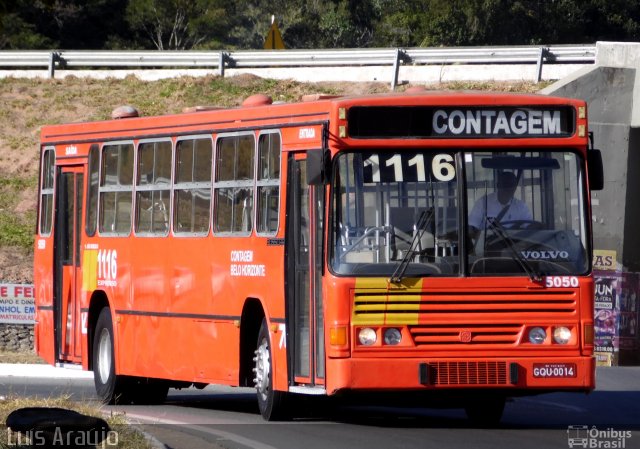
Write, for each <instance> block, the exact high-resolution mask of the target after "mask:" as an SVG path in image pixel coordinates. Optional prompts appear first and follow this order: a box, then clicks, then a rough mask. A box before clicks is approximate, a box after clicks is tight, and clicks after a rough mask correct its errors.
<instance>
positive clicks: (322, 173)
mask: <svg viewBox="0 0 640 449" xmlns="http://www.w3.org/2000/svg"><path fill="white" fill-rule="evenodd" d="M325 155H326V156H325ZM328 162H329V154H328V152H325V151H308V152H307V184H309V185H316V186H317V185H323V184H324V183H325V182H327V181H328V179H329V176H328V175H329V163H328Z"/></svg>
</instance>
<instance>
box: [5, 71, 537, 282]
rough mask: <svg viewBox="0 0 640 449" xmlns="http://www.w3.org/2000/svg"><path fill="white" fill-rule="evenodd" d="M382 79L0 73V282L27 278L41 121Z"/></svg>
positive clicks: (518, 88)
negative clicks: (53, 77) (28, 77)
mask: <svg viewBox="0 0 640 449" xmlns="http://www.w3.org/2000/svg"><path fill="white" fill-rule="evenodd" d="M428 88H429V89H456V90H460V89H481V90H500V91H512V92H534V91H536V90H538V89H539V88H540V86H537V85H535V84H526V83H522V84H475V85H473V84H466V85H465V84H455V85H438V86H428ZM388 91H389V87H388V85H387V84H383V83H319V84H302V83H298V82H294V81H274V80H267V79H261V78H257V77H253V76H247V75H243V76H238V77H232V78H219V77H215V76H210V77H202V78H180V79H171V80H161V81H153V82H144V81H140V80H138V79H137V78H135V77H130V78H127V79H125V80H89V79H77V78H66V79H64V80H26V79H10V78H9V79H0V105H2V107H1V108H0V281H3V282H15V283H23V282H24V283H29V282H32V279H33V273H32V272H33V267H32V263H33V253H32V245H33V232H34V229H35V220H36V206H37V178H38V165H39V147H38V141H39V130H40V127H41V126H42V125H45V124H52V123H66V122H77V121H93V120H104V119H107V118H109V117H110V113H111V110H112V109H113V108H115V107H117V106H120V105H123V104H130V105H134V106H136V107H137V108H138V109H139V111H140V112H141V114H143V115H156V114H173V113H179V112H180V111H182V109H183V108H185V107H188V106H195V105H217V106H223V107H234V106H237V105H239V104H240V103H241V102H242V100H243V99H245V98H246V97H247V96H249V95H252V94H255V93H265V94H267V95H270V96H271V97H272V98H273V99H274V101H296V100H298V99H299V98H300V96H301V95H304V94H312V93H327V94H340V95H354V94H367V93H383V92H388Z"/></svg>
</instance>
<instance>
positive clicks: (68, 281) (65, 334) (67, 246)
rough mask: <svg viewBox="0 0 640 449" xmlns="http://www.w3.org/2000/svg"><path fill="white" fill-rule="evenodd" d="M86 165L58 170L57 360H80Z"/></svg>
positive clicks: (56, 230) (55, 296)
mask: <svg viewBox="0 0 640 449" xmlns="http://www.w3.org/2000/svg"><path fill="white" fill-rule="evenodd" d="M83 180H84V167H83V166H69V167H60V168H58V172H57V184H56V208H55V244H54V258H55V260H54V266H55V271H54V303H53V308H54V334H55V345H56V346H55V347H56V349H55V351H56V361H58V362H79V361H80V355H81V354H80V351H81V347H80V335H79V334H80V325H79V323H78V320H80V291H81V287H82V272H81V261H80V244H81V242H80V236H81V229H82V227H81V224H82V216H83V214H82V210H83V209H82V204H83V201H82V199H83V186H84V182H83Z"/></svg>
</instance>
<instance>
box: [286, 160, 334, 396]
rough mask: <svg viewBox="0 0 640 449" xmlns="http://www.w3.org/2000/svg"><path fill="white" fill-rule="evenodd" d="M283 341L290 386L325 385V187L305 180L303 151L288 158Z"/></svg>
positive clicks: (317, 387) (316, 387)
mask: <svg viewBox="0 0 640 449" xmlns="http://www.w3.org/2000/svg"><path fill="white" fill-rule="evenodd" d="M288 168H289V170H288V171H289V175H288V180H289V181H288V201H287V208H288V211H287V216H288V221H287V242H286V253H287V255H286V260H287V329H288V332H287V345H288V348H289V380H290V385H291V386H293V388H292V390H293V391H296V388H301V387H302V388H304V387H310V388H315V389H322V388H324V377H325V372H324V371H325V370H324V368H325V367H324V325H323V323H324V321H323V311H322V231H323V225H322V223H323V218H324V217H323V214H324V190H323V189H322V186H313V185H308V184H307V171H306V160H305V158H304V155H303V154H296V155H292V156H291V157H290V159H289V167H288Z"/></svg>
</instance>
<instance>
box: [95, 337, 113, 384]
mask: <svg viewBox="0 0 640 449" xmlns="http://www.w3.org/2000/svg"><path fill="white" fill-rule="evenodd" d="M97 369H98V375H99V376H100V381H101V382H102V383H103V384H106V383H107V381H108V380H109V375H110V374H111V336H110V335H109V331H108V330H106V329H103V330H102V332H101V333H100V341H99V343H98V366H97Z"/></svg>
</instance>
